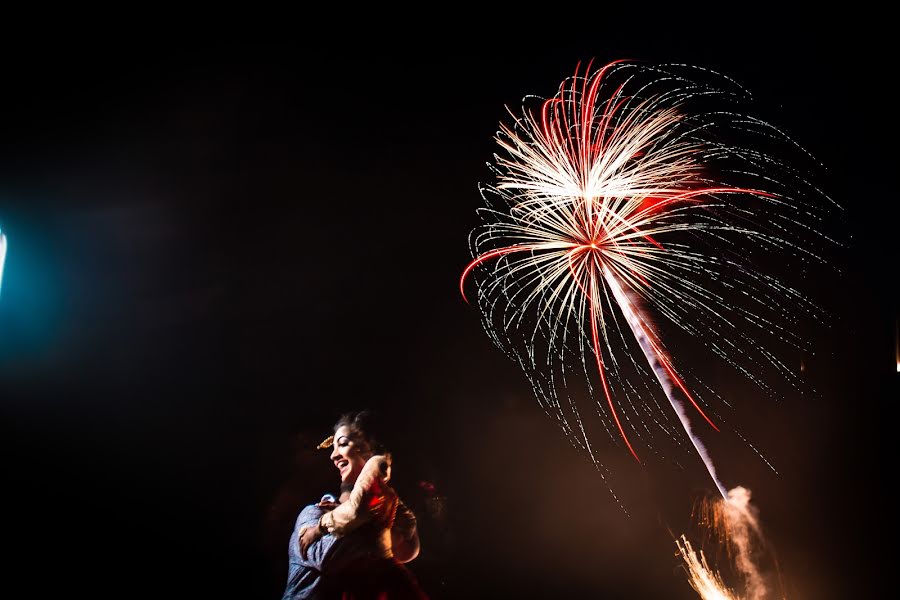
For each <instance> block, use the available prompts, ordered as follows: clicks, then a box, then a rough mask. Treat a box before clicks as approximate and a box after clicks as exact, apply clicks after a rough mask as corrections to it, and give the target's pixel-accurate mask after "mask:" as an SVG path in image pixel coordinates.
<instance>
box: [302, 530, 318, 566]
mask: <svg viewBox="0 0 900 600" xmlns="http://www.w3.org/2000/svg"><path fill="white" fill-rule="evenodd" d="M299 536H300V540H299V542H300V556H302V557H303V560H306V550H307V549H308V548H309V547H310V546H312V545H313V544H314V543H316V542H317V541H318V540H319V538H321V537H322V533H321V532H320V531H319V528H318V527H301V528H300V533H299Z"/></svg>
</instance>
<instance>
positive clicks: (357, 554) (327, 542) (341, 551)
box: [282, 504, 380, 600]
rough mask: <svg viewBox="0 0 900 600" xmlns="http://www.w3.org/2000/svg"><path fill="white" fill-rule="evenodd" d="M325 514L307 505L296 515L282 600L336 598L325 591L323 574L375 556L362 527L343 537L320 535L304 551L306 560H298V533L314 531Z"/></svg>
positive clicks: (367, 530) (371, 538)
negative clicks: (307, 529)
mask: <svg viewBox="0 0 900 600" xmlns="http://www.w3.org/2000/svg"><path fill="white" fill-rule="evenodd" d="M325 512H326V510H325V509H324V508H322V507H320V506H317V505H315V504H310V505H308V506H307V507H305V508H304V509H303V510H302V511H300V515H299V516H298V517H297V522H296V523H295V524H294V531H293V533H292V534H291V539H290V541H289V542H288V563H289V564H288V580H287V586H286V587H285V590H284V596H282V600H298V599H301V598H303V599H305V600H325V599H331V598H332V597H339V595H337V594H336V592H334V591H329V589H328V588H329V585H328V577H327V575H326V576H324V577H323V575H322V574H323V573H333V574H336V573H339V572H340V571H341V570H343V568H344V567H346V566H347V565H348V564H350V563H352V562H353V561H355V560H356V559H358V558H362V557H371V556H379V555H380V552H379V548H378V546H377V544H376V542H375V537H374V536H373V535H372V532H371V530H370V528H369V527H368V526H366V525H363V526H361V527H360V528H359V529H356V530H354V531H352V532H351V533H349V534H347V535H346V536H343V537H335V536H334V535H331V534H328V535H324V536H322V537H321V538H319V539H318V540H316V541H315V542H314V543H313V544H311V545H310V546H309V548H307V549H306V560H303V557H302V556H300V529H301V528H303V527H307V528H308V527H318V526H319V518H321V516H322V515H323V514H325Z"/></svg>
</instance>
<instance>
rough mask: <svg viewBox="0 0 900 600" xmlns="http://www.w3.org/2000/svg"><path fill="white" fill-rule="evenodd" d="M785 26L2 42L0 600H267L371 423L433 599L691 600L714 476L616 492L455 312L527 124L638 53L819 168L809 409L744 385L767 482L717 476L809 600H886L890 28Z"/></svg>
mask: <svg viewBox="0 0 900 600" xmlns="http://www.w3.org/2000/svg"><path fill="white" fill-rule="evenodd" d="M710 19H711V20H714V19H713V18H712V17H710ZM723 19H724V17H723ZM777 21H778V19H775V18H774V17H773V19H772V21H770V20H768V18H766V17H761V18H758V19H747V20H743V19H737V20H734V19H728V20H727V21H724V22H726V23H727V24H729V26H728V27H726V26H720V25H719V24H716V23H706V22H700V21H696V20H689V19H686V26H685V28H681V29H676V28H674V27H668V26H663V27H657V28H652V29H650V28H648V29H643V30H641V32H640V35H635V34H634V32H633V31H630V32H626V31H625V30H624V28H617V27H615V26H614V25H615V24H614V23H607V24H606V25H605V26H604V27H598V28H597V31H596V32H594V33H584V34H579V35H578V36H577V37H565V36H564V35H563V34H562V32H561V31H556V32H555V33H554V34H553V35H550V34H549V33H547V32H545V33H542V34H540V35H538V34H536V33H534V34H533V35H529V34H528V33H527V32H528V29H516V30H514V31H510V32H504V33H503V34H501V33H500V31H501V30H500V29H499V28H494V27H489V26H487V25H485V26H484V27H479V28H477V29H470V30H469V29H460V30H451V31H449V32H448V33H444V34H438V33H433V32H431V31H430V30H428V29H426V28H410V29H407V28H401V27H396V28H394V29H392V30H377V31H376V30H374V29H373V30H370V31H368V32H367V33H366V34H364V35H359V34H356V33H350V32H348V31H341V32H339V33H337V32H336V33H334V35H333V41H332V42H329V43H324V44H323V43H316V44H314V43H312V42H309V43H305V42H304V41H303V39H304V34H303V32H302V31H296V32H285V31H281V32H278V33H272V34H271V35H265V36H263V37H262V40H263V41H254V42H252V43H251V41H250V39H251V37H254V36H251V35H250V34H249V33H248V34H246V35H242V34H241V35H238V34H228V35H226V34H224V33H221V34H214V33H209V32H207V33H205V34H197V33H196V32H193V33H191V34H187V33H185V34H183V35H169V36H163V35H161V34H160V35H153V36H150V35H142V36H138V35H128V34H124V33H121V34H117V35H115V36H112V35H106V36H88V35H84V36H78V37H77V38H76V37H75V36H72V37H71V39H69V38H60V39H56V38H53V39H52V40H50V41H48V40H44V41H43V42H42V41H41V39H40V38H29V41H28V42H27V43H26V42H19V41H13V40H9V41H4V42H2V44H4V46H3V59H2V61H3V83H4V91H3V99H2V101H0V106H2V110H0V229H2V230H3V232H4V233H6V235H7V238H8V243H9V249H8V256H7V261H6V271H5V274H4V278H3V288H2V295H0V427H2V430H0V439H2V446H3V454H4V456H5V461H4V477H3V480H4V486H3V487H4V490H5V493H4V494H3V495H2V498H3V500H2V506H3V509H4V513H5V515H6V519H7V523H6V524H5V526H4V528H3V530H4V532H5V535H4V536H3V538H4V546H5V548H6V554H7V558H6V560H5V565H4V573H5V575H4V580H5V583H4V587H5V588H7V589H21V590H24V591H25V592H27V593H29V594H41V595H46V594H49V595H54V596H55V595H61V594H63V593H65V594H67V593H69V592H72V591H76V590H77V591H79V592H86V593H87V594H88V596H89V597H93V598H113V597H128V598H150V597H155V598H191V597H210V598H213V597H215V598H226V597H227V598H232V597H233V598H244V599H259V600H265V599H276V598H280V597H281V592H282V590H283V587H284V582H285V578H286V575H287V551H286V550H287V541H288V536H289V534H290V531H291V527H292V525H293V519H294V518H295V516H296V514H297V512H298V511H299V510H300V509H301V508H302V506H303V505H304V504H307V503H309V502H313V501H316V500H317V499H318V498H319V496H321V494H322V493H324V492H325V491H333V490H334V489H335V487H336V485H335V484H336V482H337V480H338V476H337V474H336V472H335V470H334V468H333V466H332V465H331V464H330V463H329V461H328V460H327V454H326V453H324V452H317V451H315V450H313V448H314V447H315V445H316V444H317V443H318V442H319V441H320V440H321V439H322V438H323V437H325V436H326V435H328V434H329V433H330V429H331V426H332V424H333V423H334V421H335V420H336V418H337V417H338V416H339V415H340V413H342V412H343V411H345V410H351V409H358V408H364V407H370V408H376V409H379V410H380V411H382V413H383V414H385V415H386V416H388V417H389V418H390V419H391V420H392V421H393V426H392V430H393V433H394V436H395V437H394V440H393V441H394V443H393V447H394V450H395V480H396V486H397V488H398V490H399V491H400V492H401V496H402V497H403V498H404V499H406V500H407V501H408V503H409V504H410V505H411V506H412V507H413V508H414V509H415V510H416V512H417V514H418V515H419V519H420V525H421V540H422V547H423V549H422V553H421V555H420V557H419V558H418V559H417V560H416V561H415V562H413V563H411V564H410V567H411V569H412V570H413V572H414V573H415V574H416V575H417V576H418V577H419V579H420V581H421V583H422V584H423V587H425V589H426V590H427V591H428V592H429V593H430V594H431V596H432V597H433V598H435V599H438V598H442V599H443V598H482V597H483V598H488V597H491V598H498V597H499V598H507V597H509V598H556V597H570V596H573V595H578V596H577V597H585V598H666V599H690V598H696V597H697V596H696V594H695V592H693V590H692V589H691V588H690V586H689V585H688V583H687V580H686V577H685V575H684V573H683V572H682V571H681V567H680V559H679V558H678V557H677V556H676V554H675V544H674V541H673V538H674V536H676V535H678V534H680V533H681V532H683V531H685V530H686V529H687V528H688V527H689V526H690V511H691V507H692V504H693V503H694V501H695V500H696V499H697V498H698V497H700V496H702V495H703V494H704V493H709V492H710V491H712V490H711V483H710V481H709V479H708V477H707V476H706V474H705V471H704V470H703V467H702V464H701V463H700V462H699V461H698V460H696V459H692V458H691V457H690V455H689V454H688V453H684V454H683V455H682V456H681V457H680V460H679V461H677V464H676V462H675V461H672V462H665V461H657V462H655V463H651V464H648V465H647V466H646V467H640V466H638V465H636V464H635V463H634V461H633V460H631V458H630V457H629V456H628V454H627V451H626V449H625V448H624V446H622V445H621V444H620V443H616V442H615V441H613V440H609V441H608V442H607V443H605V444H601V446H600V452H601V460H602V461H603V462H604V464H605V465H607V466H608V468H609V469H610V472H611V476H609V477H608V478H607V480H604V479H603V478H602V477H601V476H600V473H599V472H598V471H596V470H595V469H594V468H593V466H592V465H591V463H590V461H589V460H588V459H587V457H586V456H585V455H583V454H581V453H579V452H577V451H576V450H575V449H574V448H573V447H572V446H571V445H570V444H569V442H568V441H567V440H566V438H565V436H564V435H563V433H562V432H561V431H560V430H559V429H558V427H557V426H556V425H555V424H554V423H553V422H551V420H550V419H549V418H548V417H547V416H546V415H545V414H544V413H543V411H542V410H541V409H540V408H539V406H538V405H537V403H536V401H535V398H534V395H533V393H532V390H531V387H530V385H529V384H528V382H527V380H526V378H525V376H524V374H523V373H522V372H521V371H520V370H519V368H518V367H517V366H516V365H515V364H514V363H513V362H512V361H510V360H509V359H508V358H507V357H506V356H505V355H503V353H502V352H500V351H499V350H498V349H497V348H496V347H495V346H493V345H492V343H491V342H490V340H489V339H488V337H487V335H485V333H484V331H483V330H482V328H481V325H480V320H479V318H478V314H477V312H476V311H475V309H473V308H472V307H470V306H468V305H466V304H465V303H464V302H463V301H462V299H461V298H460V296H459V293H458V287H457V286H458V278H459V275H460V273H461V271H462V269H463V268H464V267H465V265H466V264H467V262H468V261H469V260H470V258H471V257H470V255H469V249H468V241H467V236H468V234H469V231H470V230H471V229H472V228H473V227H475V226H476V225H478V223H479V218H478V216H477V215H476V212H475V211H476V209H477V208H478V207H479V206H481V204H482V200H481V197H480V195H479V192H478V184H479V183H480V182H485V181H487V180H488V179H489V172H488V170H487V167H486V163H487V161H489V160H491V157H492V155H493V153H494V152H495V150H496V146H495V143H494V141H493V135H494V133H495V131H496V129H497V125H498V123H499V122H500V120H501V119H505V118H506V111H505V108H504V106H505V105H509V106H511V107H514V108H515V107H518V106H519V105H520V100H521V98H522V97H523V96H525V95H527V94H538V95H547V96H549V95H552V94H553V93H555V91H556V89H557V87H558V85H559V82H560V81H561V80H562V79H563V78H565V77H567V76H569V75H571V74H572V73H573V71H574V69H575V67H576V65H577V64H578V62H579V61H583V62H586V61H589V60H591V59H594V60H595V62H596V63H605V62H607V61H609V60H613V59H619V58H634V59H641V60H647V61H659V62H684V63H689V64H695V65H699V66H704V67H708V68H711V69H714V70H717V71H719V72H722V73H725V74H727V75H729V76H730V77H732V78H734V79H735V80H737V81H738V82H740V83H741V84H742V85H744V87H746V88H747V89H748V90H750V91H751V92H752V93H753V94H754V96H755V98H756V99H757V101H758V103H759V107H760V110H762V111H764V116H765V117H766V118H768V119H769V120H771V121H773V122H775V123H776V124H778V125H779V126H780V127H781V128H782V129H783V130H785V131H787V132H788V133H789V134H790V135H791V137H792V138H793V139H795V140H796V141H798V143H800V144H801V145H803V146H804V147H805V148H807V149H808V150H809V151H810V152H811V154H812V155H814V156H815V157H816V158H817V159H819V160H820V161H821V162H822V164H823V165H825V166H826V167H827V173H825V174H824V175H822V178H821V179H820V180H819V182H820V183H821V185H822V186H823V189H824V190H825V191H827V192H828V193H829V195H830V196H831V197H833V198H835V199H836V200H837V201H838V202H839V203H840V204H841V205H842V206H843V207H844V210H843V212H841V213H839V214H837V215H836V216H835V217H834V219H833V220H832V221H829V222H828V223H826V224H825V225H826V226H827V227H828V228H829V231H830V232H831V233H834V234H835V235H837V236H838V239H839V241H840V242H841V243H842V244H843V246H841V247H836V248H835V249H834V250H833V255H829V256H828V260H829V266H830V267H833V268H834V272H833V274H832V275H830V276H828V277H822V278H819V279H813V280H811V281H806V282H803V284H802V286H801V287H803V286H806V287H805V288H804V289H807V290H808V291H809V292H810V293H811V294H813V295H814V296H815V298H816V299H817V300H819V301H820V302H821V303H822V304H823V305H825V306H826V307H827V308H828V310H829V316H828V318H827V319H823V321H822V322H820V323H818V324H812V325H810V326H809V327H808V329H806V330H805V331H804V334H805V335H806V336H807V337H808V338H809V339H810V340H811V341H812V343H813V345H814V347H815V349H816V351H815V354H814V355H813V354H810V355H807V356H804V357H802V358H803V364H804V369H805V370H804V375H803V377H804V382H805V383H807V384H809V388H810V390H813V391H807V390H804V391H802V392H800V391H797V392H794V393H791V394H787V395H786V396H785V397H784V398H782V399H780V400H777V401H776V400H774V399H771V398H765V397H755V396H754V395H753V394H752V393H750V392H749V391H748V390H747V389H746V387H747V382H746V381H744V380H740V379H737V378H736V376H734V377H735V378H732V379H729V378H728V377H729V376H724V375H723V376H722V377H721V378H720V380H719V381H718V384H720V385H721V388H722V390H723V391H724V392H725V393H730V394H732V397H734V398H736V402H737V403H738V405H739V406H738V410H737V411H736V414H737V415H739V418H740V420H739V422H736V423H735V425H739V426H740V428H741V431H743V432H744V433H746V435H747V436H748V439H752V442H753V444H754V446H756V447H757V448H758V449H759V450H760V451H761V452H763V453H764V454H765V456H766V458H767V459H769V460H770V461H771V462H772V463H773V466H775V467H776V470H777V472H778V473H777V474H775V473H773V472H772V471H771V470H770V469H768V468H767V467H766V466H765V464H764V463H763V462H762V461H761V460H760V459H759V458H758V457H757V456H756V454H754V453H753V451H752V450H751V449H749V448H748V446H747V445H746V444H743V443H742V442H740V440H731V438H730V437H728V436H729V435H731V434H730V433H727V432H726V433H723V436H725V437H723V439H722V441H721V442H713V443H711V445H710V448H711V450H714V451H715V452H716V455H715V458H716V462H717V466H718V467H719V474H720V476H721V477H722V479H723V481H724V482H725V483H726V485H727V486H728V487H732V486H734V485H738V484H740V485H744V486H745V487H747V488H749V489H751V490H752V492H753V494H754V495H753V498H754V505H755V506H756V507H757V508H758V509H759V511H760V521H761V524H762V526H763V529H764V531H765V533H766V537H767V539H768V540H769V542H770V544H771V548H772V550H773V552H774V554H775V555H776V556H777V561H778V564H779V565H780V571H781V575H782V580H783V586H784V590H785V596H786V597H787V598H789V599H792V600H794V599H827V598H835V599H841V598H849V597H873V596H872V595H871V594H873V593H874V592H875V591H876V590H879V589H881V587H882V586H883V585H885V584H884V582H883V580H884V579H886V578H887V577H888V576H890V577H893V573H892V572H891V571H890V567H892V566H893V561H892V560H891V559H892V558H893V557H895V556H896V552H895V551H893V550H889V549H884V548H891V547H892V544H893V541H894V538H893V533H894V530H895V526H896V517H895V511H894V510H893V507H892V506H889V505H888V497H887V496H888V494H887V493H886V487H885V486H886V484H887V483H888V482H890V479H891V477H892V476H893V474H894V473H895V472H896V470H895V467H894V466H893V464H892V461H890V458H891V457H892V455H893V452H891V451H890V450H889V448H891V447H892V446H891V444H890V442H891V441H892V435H893V433H894V432H893V427H894V422H893V420H892V418H891V415H893V414H894V408H895V407H894V406H893V405H894V404H895V403H896V402H897V401H898V400H900V395H898V380H900V374H898V373H896V371H895V343H896V341H895V336H896V335H897V334H896V333H895V332H896V327H897V321H896V320H897V318H898V316H900V312H898V295H897V281H896V280H897V276H896V275H897V264H898V252H897V242H896V222H897V221H896V216H897V202H896V199H895V198H894V191H893V187H892V186H891V184H890V183H889V182H890V181H891V179H892V177H893V174H894V173H895V170H896V166H895V164H894V162H893V160H891V162H889V161H888V159H889V158H891V159H893V158H894V157H893V155H890V156H889V153H887V152H886V151H885V150H884V149H885V148H886V147H888V146H890V144H889V142H888V140H889V139H890V138H889V136H890V135H891V133H890V131H889V130H890V128H891V127H893V125H890V126H888V125H887V124H886V122H887V121H890V120H891V118H892V114H893V113H892V111H893V110H894V104H895V99H894V98H893V96H892V95H891V94H890V93H889V92H888V91H887V86H888V82H889V81H890V80H891V78H892V77H893V76H894V71H893V70H892V69H888V67H887V65H888V52H887V47H888V44H887V43H886V41H885V37H884V35H883V34H879V33H878V29H877V28H875V29H872V27H871V24H869V23H865V24H864V23H855V22H853V21H849V20H848V21H842V20H841V19H835V20H834V23H833V25H831V26H828V27H825V26H822V25H817V26H813V25H811V24H808V23H805V22H803V23H801V22H797V23H796V24H795V23H788V22H781V24H780V25H777V26H776V25H774V24H773V23H774V22H777ZM534 25H536V24H533V26H534ZM732 25H733V26H732ZM310 27H315V25H314V24H312V23H308V24H306V25H304V27H303V28H302V29H304V30H308V29H309V28H310ZM588 29H590V28H589V27H586V28H585V31H587V30H588ZM550 31H551V32H552V31H553V30H552V29H551V30H550ZM255 33H256V35H257V36H258V35H259V33H260V32H259V31H257V32H255ZM50 37H52V36H50ZM326 37H327V35H326ZM254 39H255V37H254ZM685 360H686V362H690V359H685ZM797 368H799V365H797ZM731 437H733V436H731ZM729 440H731V441H729ZM889 462H890V463H891V464H889ZM610 487H612V488H613V490H614V491H615V492H616V495H617V497H618V498H619V501H618V502H617V501H616V500H615V499H614V498H613V495H612V493H611V492H610V490H609V488H610ZM436 507H440V508H441V511H438V510H436ZM475 582H477V583H475ZM24 597H28V596H24ZM773 597H774V596H773Z"/></svg>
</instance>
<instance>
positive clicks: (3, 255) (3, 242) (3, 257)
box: [0, 231, 6, 293]
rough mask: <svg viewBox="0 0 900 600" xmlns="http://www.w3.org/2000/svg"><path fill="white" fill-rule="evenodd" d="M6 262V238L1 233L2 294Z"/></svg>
mask: <svg viewBox="0 0 900 600" xmlns="http://www.w3.org/2000/svg"><path fill="white" fill-rule="evenodd" d="M5 261H6V236H5V235H3V232H2V231H0V293H2V292H3V263H4V262H5Z"/></svg>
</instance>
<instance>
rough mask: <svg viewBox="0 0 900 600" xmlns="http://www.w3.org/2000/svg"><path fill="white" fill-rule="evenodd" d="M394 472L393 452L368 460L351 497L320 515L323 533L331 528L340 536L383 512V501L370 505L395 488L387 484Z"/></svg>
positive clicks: (329, 531) (330, 531)
mask: <svg viewBox="0 0 900 600" xmlns="http://www.w3.org/2000/svg"><path fill="white" fill-rule="evenodd" d="M390 473H391V461H390V457H389V456H385V455H376V456H373V457H372V458H370V459H369V460H368V461H366V464H365V466H364V467H363V470H362V472H361V473H360V474H359V478H358V479H357V480H356V483H355V484H354V485H353V490H352V491H351V492H350V498H348V499H347V500H345V501H344V502H342V503H341V504H340V505H339V506H338V507H337V508H335V509H334V510H332V511H331V512H327V513H325V514H324V515H322V518H321V519H319V523H320V524H321V526H322V528H323V529H324V530H325V531H323V533H325V532H328V533H332V534H334V535H336V536H341V535H346V534H348V533H350V532H351V531H353V530H354V529H356V528H357V527H359V526H360V525H362V524H363V523H366V522H368V521H370V520H372V519H373V518H374V517H376V516H383V515H380V511H379V509H384V508H386V507H385V506H384V505H383V503H382V504H381V505H377V506H375V505H372V506H370V500H371V499H372V498H374V497H378V496H381V495H383V494H386V493H387V492H389V491H390V492H392V491H393V490H391V489H390V488H389V487H388V486H387V482H388V480H389V479H390ZM384 516H386V515H384Z"/></svg>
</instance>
